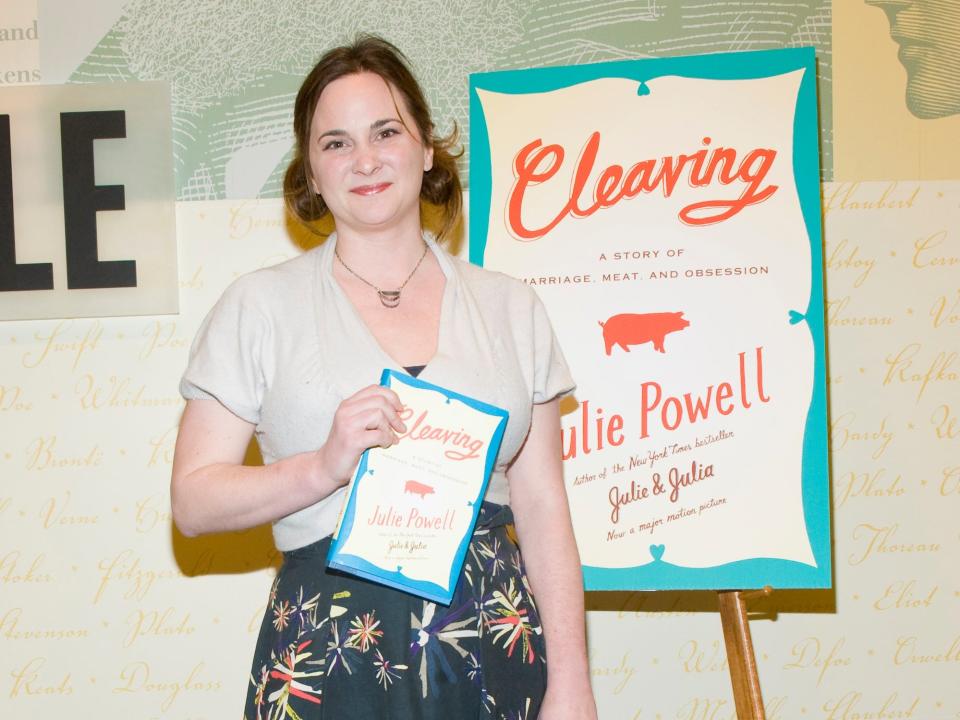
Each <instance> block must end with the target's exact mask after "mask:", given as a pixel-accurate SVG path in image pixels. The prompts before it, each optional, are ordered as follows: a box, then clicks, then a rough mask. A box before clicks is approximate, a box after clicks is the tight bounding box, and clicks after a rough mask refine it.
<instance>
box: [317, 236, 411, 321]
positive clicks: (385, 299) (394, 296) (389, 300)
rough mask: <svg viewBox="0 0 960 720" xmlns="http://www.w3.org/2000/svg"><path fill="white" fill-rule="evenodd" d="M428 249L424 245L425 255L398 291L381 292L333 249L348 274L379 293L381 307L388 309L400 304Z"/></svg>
mask: <svg viewBox="0 0 960 720" xmlns="http://www.w3.org/2000/svg"><path fill="white" fill-rule="evenodd" d="M428 249H429V248H428V246H427V244H426V243H424V244H423V254H422V255H421V256H420V259H419V260H417V264H416V265H414V266H413V270H411V271H410V274H409V275H407V279H406V280H404V281H403V282H402V283H401V284H400V287H398V288H397V289H396V290H381V289H380V288H378V287H377V286H376V285H374V284H373V283H372V282H370V281H369V280H367V279H366V278H362V277H360V276H359V275H358V274H357V273H356V271H355V270H354V269H353V268H351V267H350V266H349V265H347V264H346V263H345V262H344V261H343V258H342V257H340V253H339V252H337V248H336V247H334V248H333V254H334V255H336V256H337V260H339V261H340V264H341V265H343V267H344V269H345V270H346V271H347V272H348V273H350V274H351V275H353V276H354V277H355V278H357V280H359V281H360V282H362V283H364V284H366V285H369V286H370V287H372V288H373V289H374V290H376V291H377V295H378V296H379V298H380V304H381V305H383V306H384V307H386V308H395V307H396V306H397V305H399V304H400V291H401V290H403V288H404V287H406V285H407V283H408V282H410V278H412V277H413V274H414V273H415V272H416V271H417V268H419V267H420V263H422V262H423V259H424V258H425V257H426V256H427V250H428Z"/></svg>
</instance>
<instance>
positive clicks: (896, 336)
mask: <svg viewBox="0 0 960 720" xmlns="http://www.w3.org/2000/svg"><path fill="white" fill-rule="evenodd" d="M874 4H876V5H883V6H884V7H881V8H877V7H872V5H874ZM86 5H88V4H87V3H72V2H66V1H65V0H64V1H53V0H51V1H50V2H43V1H41V3H40V7H39V8H38V7H37V6H36V3H31V2H25V1H24V0H18V1H17V2H8V3H4V4H3V5H2V6H0V61H2V64H0V80H2V81H3V82H4V83H5V84H14V83H28V82H36V81H37V79H38V77H40V76H41V75H42V76H43V77H42V78H40V79H41V81H42V80H43V79H53V80H57V81H60V80H65V79H68V78H69V79H70V80H72V81H78V82H79V81H95V80H109V81H122V80H124V79H128V78H137V79H152V78H163V79H167V80H169V81H170V82H171V83H172V88H173V96H174V122H175V127H176V128H177V130H176V132H178V133H179V136H178V137H179V140H178V144H177V155H176V160H177V172H178V175H177V178H178V188H179V190H178V192H179V194H180V198H181V202H179V203H178V207H177V223H178V225H177V230H178V241H179V246H180V272H181V282H180V286H181V314H180V315H178V316H162V317H136V318H100V319H84V320H51V321H29V322H4V323H0V427H2V432H0V714H2V716H3V717H5V718H6V717H9V718H17V719H20V718H50V717H58V716H67V715H69V716H79V717H130V718H170V719H172V720H174V719H175V720H187V719H191V720H200V719H201V718H206V719H209V720H212V719H214V718H223V717H237V716H239V714H240V707H241V703H242V696H243V692H244V686H245V683H246V682H247V677H246V673H247V671H248V667H247V664H248V661H249V657H250V656H251V653H252V648H253V645H254V640H255V632H256V628H257V626H258V623H259V619H260V616H261V613H262V612H263V608H264V606H265V603H266V598H267V592H268V589H269V586H270V582H271V579H272V577H273V574H274V568H275V567H276V565H277V557H276V554H275V552H274V550H273V547H272V543H271V540H270V536H269V531H268V530H267V529H264V528H258V529H254V530H250V531H247V532H242V533H232V534H226V535H221V536H215V537H205V538H198V539H186V538H183V537H182V536H180V535H179V534H178V533H177V532H176V531H175V530H174V529H173V528H172V525H171V521H170V510H169V502H168V495H167V486H168V482H169V474H170V463H171V459H172V455H173V446H174V441H175V436H176V426H177V421H178V418H179V415H180V412H181V409H182V401H181V400H180V398H179V396H178V394H177V389H176V388H177V381H178V377H179V373H180V371H181V369H182V367H183V365H184V362H185V358H186V353H187V350H188V346H189V343H190V340H191V339H192V337H193V334H194V332H195V329H196V327H197V325H198V323H199V322H200V319H201V318H202V317H203V315H204V313H205V312H206V311H207V309H208V308H209V307H210V306H211V304H212V303H213V302H214V300H215V299H216V297H217V296H218V295H219V293H220V291H221V290H222V288H223V287H224V286H225V285H226V284H227V283H228V282H230V280H232V279H233V278H234V277H236V276H237V275H239V274H241V273H244V272H248V271H250V270H252V269H255V268H258V267H262V266H265V265H270V264H273V263H276V262H278V261H280V260H282V259H285V258H287V257H291V256H293V255H294V254H296V253H297V252H299V251H300V247H301V246H302V245H304V244H305V243H306V241H305V239H304V238H303V237H302V236H301V235H296V233H294V235H295V236H294V237H293V238H291V235H290V233H291V229H290V228H289V227H288V225H287V223H286V222H285V221H284V219H283V214H282V211H281V208H280V203H279V201H278V200H276V199H275V196H276V194H277V188H278V185H277V182H278V180H277V178H278V175H277V172H278V168H279V167H281V166H282V164H283V161H284V157H285V155H286V153H287V151H288V148H289V132H288V129H287V126H288V124H289V114H290V111H289V105H290V99H291V96H292V93H293V92H294V91H295V88H296V85H297V82H298V78H299V77H300V76H301V75H302V74H303V72H304V70H305V68H306V67H307V66H308V65H309V63H310V61H311V59H312V58H314V57H315V56H316V55H317V54H318V53H319V52H320V51H322V49H323V48H325V47H327V46H329V45H331V44H333V42H335V41H336V40H339V39H341V38H342V37H344V36H346V35H349V34H351V33H352V32H354V31H355V30H357V29H361V28H363V29H376V30H378V31H380V32H382V33H383V34H385V35H386V36H387V37H389V38H392V39H393V40H395V41H396V42H397V43H398V44H399V45H400V46H401V47H405V48H408V49H409V51H410V53H411V55H412V56H413V58H414V61H415V63H416V65H417V66H418V67H419V68H420V69H421V72H422V74H423V77H424V80H425V82H426V84H427V86H428V87H429V92H430V95H431V98H432V101H433V103H434V105H435V107H436V111H437V113H438V116H439V117H442V118H447V119H450V120H456V121H457V123H458V124H459V125H460V126H461V128H462V129H464V130H465V129H466V124H467V117H466V85H465V74H466V73H467V72H469V71H474V70H487V69H491V68H504V67H511V66H513V67H518V66H525V65H526V66H528V65H537V64H556V63H569V62H589V61H597V60H606V59H612V58H619V57H636V56H640V55H656V54H662V53H691V52H710V51H719V50H728V49H737V50H743V49H752V48H766V47H780V46H785V45H802V44H814V45H816V46H817V48H818V51H819V62H820V72H821V77H820V81H821V82H820V92H821V111H822V115H823V122H824V125H823V135H822V141H823V148H822V149H823V153H824V175H825V178H827V179H828V180H829V181H828V182H826V183H825V184H824V186H823V198H824V216H825V227H826V232H825V234H826V237H825V253H824V255H825V257H826V262H827V303H828V311H827V314H828V318H827V320H828V351H829V388H830V414H831V423H832V428H831V441H832V454H831V457H832V473H833V475H832V483H833V498H834V502H833V517H834V520H833V533H834V538H835V540H834V564H835V589H834V590H831V591H817V592H803V591H792V592H786V591H784V592H775V593H774V594H773V596H772V597H771V598H769V599H767V600H765V601H763V602H760V603H756V605H755V606H754V608H755V610H756V612H755V613H754V616H753V621H752V629H753V633H754V640H755V645H756V652H757V658H758V662H759V672H760V677H761V682H762V684H763V689H764V694H765V699H766V703H767V716H768V718H770V719H771V720H805V719H806V718H810V719H812V720H813V719H816V720H864V719H865V718H875V719H876V718H884V720H887V719H893V718H912V719H914V720H947V719H957V718H960V692H958V691H957V677H958V675H957V673H958V670H960V580H958V579H957V573H956V566H957V563H956V560H955V558H954V555H955V554H956V553H957V551H958V549H960V528H958V525H957V522H956V517H957V514H958V510H960V357H958V353H960V332H958V331H960V240H958V233H960V178H958V177H956V176H955V175H954V177H952V178H951V176H950V175H949V174H944V173H945V171H944V169H943V168H944V167H945V166H948V167H949V168H951V169H953V168H956V167H957V165H956V163H955V162H954V163H951V164H949V165H948V164H947V163H945V162H944V161H943V158H944V157H947V158H949V157H950V156H951V153H952V154H954V156H955V154H956V153H957V148H958V147H960V146H958V145H957V143H956V140H955V138H956V133H955V129H956V122H957V121H958V114H957V111H958V110H960V108H957V109H955V110H954V111H953V112H951V111H950V108H949V107H946V109H945V110H944V112H945V113H946V114H944V115H941V116H938V117H928V118H920V117H917V115H916V114H914V111H913V109H911V105H910V104H909V103H908V99H909V97H910V83H911V82H916V80H917V77H916V76H915V75H912V74H911V73H916V72H918V71H917V69H916V68H909V67H905V66H904V65H901V64H900V62H899V61H898V59H897V56H898V48H897V46H896V45H895V44H894V42H893V41H892V40H891V39H890V28H889V25H888V20H887V19H886V18H885V15H884V9H886V11H887V12H890V13H893V10H892V8H894V7H907V6H910V9H911V11H912V12H915V13H917V12H922V13H927V14H928V15H927V20H923V19H922V18H921V20H918V21H916V22H915V23H914V24H912V25H909V27H911V28H913V29H914V31H915V32H920V31H922V30H923V28H924V27H927V26H930V25H931V24H932V26H936V27H940V28H950V27H957V32H956V33H951V32H946V33H940V35H949V36H951V37H956V36H957V35H958V34H960V21H957V22H958V25H956V26H951V25H950V23H951V22H953V21H954V19H955V16H952V15H951V11H952V8H953V7H955V5H954V4H953V3H952V2H949V1H948V0H914V1H913V2H897V3H881V2H876V3H874V2H873V1H872V0H871V2H870V3H864V2H861V0H842V1H841V0H836V1H835V3H834V7H833V8H832V10H833V17H832V18H831V7H830V3H829V2H827V1H826V0H810V1H807V2H801V1H799V0H793V1H788V0H765V1H764V2H759V1H758V2H742V1H735V0H676V1H670V0H646V1H637V0H635V1H633V2H618V1H617V0H603V1H602V2H586V1H583V2H581V1H580V0H568V1H566V2H562V1H560V0H550V1H547V0H537V1H536V2H519V1H514V0H502V1H499V2H490V1H488V0H482V1H477V2H469V1H468V0H453V1H450V0H447V1H445V2H433V1H432V0H418V1H417V2H407V3H403V4H401V5H398V6H396V7H394V9H392V10H391V9H387V10H383V9H382V6H381V5H380V4H379V3H378V4H374V3H364V4H362V5H360V6H359V8H355V7H354V6H353V5H352V4H351V5H349V6H348V4H347V3H343V2H339V1H337V2H335V1H334V0H325V1H324V2H305V1H303V0H278V1H277V2H274V3H270V4H269V5H268V4H266V3H263V4H260V3H252V2H246V1H242V0H218V1H217V2H212V1H209V0H205V1H195V2H187V1H186V0H162V1H158V0H152V1H151V2H146V1H143V0H134V1H132V2H126V3H124V2H117V1H116V0H114V1H112V2H107V1H106V0H104V1H103V2H102V3H94V4H93V5H94V7H95V9H96V12H94V11H93V10H90V9H89V8H85V7H84V6H86ZM938 12H939V13H941V14H942V16H940V17H939V19H938V16H937V15H936V13H938ZM85 13H86V14H87V15H88V16H89V17H87V18H85V17H84V14H85ZM37 18H40V21H41V22H40V23H39V24H38V26H37V27H38V28H39V32H35V31H32V29H33V28H34V25H33V22H34V20H35V19H37ZM930 18H932V19H930ZM893 20H894V23H901V26H898V27H902V23H903V22H904V20H903V18H900V19H898V18H896V17H895V16H894V17H893ZM908 20H909V18H908ZM924 23H926V25H925V24H924ZM918 28H919V29H918ZM64 38H69V40H70V42H66V41H65V40H63V39H64ZM948 44H949V43H948ZM948 49H949V48H948ZM908 55H909V53H908ZM957 62H960V61H957ZM934 69H936V68H934ZM831 79H833V80H834V81H835V83H836V87H835V90H836V102H835V103H832V102H831V91H832V89H833V88H832V87H831ZM914 89H916V88H914ZM851 97H854V98H857V99H858V101H857V102H851V101H850V100H849V98H851ZM832 108H835V110H836V112H835V113H834V112H833V111H832ZM834 130H836V135H834ZM862 135H867V136H868V137H869V138H872V139H870V140H864V139H863V138H862V137H861V136H862ZM834 137H836V140H837V142H836V147H834V144H833V142H832V140H833V138H834ZM951 137H952V138H953V140H952V141H951V140H949V138H951ZM938 143H939V144H938ZM834 159H836V162H835V163H834ZM834 170H835V171H836V172H834ZM249 460H250V461H251V462H256V461H257V457H256V451H255V449H251V453H250V458H249ZM772 471H773V470H772ZM587 602H588V606H589V608H590V610H591V612H590V614H589V633H590V659H591V670H592V673H593V677H594V688H595V692H596V695H597V700H598V705H599V709H600V717H601V718H603V720H732V718H734V716H735V714H734V711H733V701H732V698H731V693H730V689H729V679H728V675H727V669H726V665H725V661H724V651H723V645H722V636H721V631H720V621H719V617H718V615H717V611H716V596H715V595H714V594H712V593H707V592H697V593H689V592H688V593H591V594H590V595H589V596H588V598H587Z"/></svg>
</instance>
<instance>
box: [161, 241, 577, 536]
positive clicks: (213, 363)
mask: <svg viewBox="0 0 960 720" xmlns="http://www.w3.org/2000/svg"><path fill="white" fill-rule="evenodd" d="M425 240H426V242H427V244H428V246H429V248H430V250H431V251H432V252H433V253H434V254H435V256H436V258H437V260H438V262H439V264H440V267H441V269H442V270H443V273H444V275H445V277H446V283H445V286H444V291H443V299H442V307H441V311H440V327H439V335H438V340H437V351H436V354H435V355H434V356H433V357H432V358H431V359H430V361H429V362H428V363H427V366H426V367H425V369H424V370H423V372H422V373H421V374H420V377H421V378H422V379H424V380H427V381H429V382H432V383H435V384H437V385H442V386H444V387H447V388H449V389H451V390H455V391H456V392H459V393H462V394H464V395H467V396H470V397H474V398H477V399H478V400H482V401H484V402H487V403H491V404H493V405H497V406H499V407H502V408H506V409H507V410H508V411H509V413H510V417H509V421H508V423H507V428H506V432H505V433H504V437H503V443H502V445H501V447H500V452H499V454H498V456H497V461H496V464H495V466H494V472H493V476H492V477H491V479H490V483H489V485H488V488H487V494H486V497H485V499H487V500H489V501H491V502H498V503H509V499H510V490H509V486H508V483H507V479H506V475H505V470H506V468H507V466H508V465H509V463H510V461H511V460H512V459H513V458H514V456H515V455H516V454H517V452H518V451H519V449H520V447H521V445H522V444H523V441H524V439H525V438H526V435H527V432H528V431H529V428H530V418H531V411H532V405H533V404H534V403H541V402H546V401H548V400H551V399H553V398H554V397H556V396H557V395H560V394H563V393H566V392H569V391H570V390H571V389H572V388H573V380H572V379H571V377H570V372H569V369H568V368H567V364H566V362H565V361H564V358H563V355H562V353H561V351H560V348H559V345H558V344H557V341H556V338H555V336H554V333H553V329H552V327H551V325H550V321H549V319H548V317H547V313H546V310H545V308H544V307H543V304H542V303H541V302H540V300H539V298H538V297H537V296H536V293H535V292H534V291H533V290H532V289H531V288H530V287H528V286H527V285H525V284H524V283H522V282H520V281H519V280H516V279H514V278H511V277H509V276H507V275H504V274H502V273H498V272H493V271H490V270H485V269H483V268H480V267H477V266H475V265H471V264H469V263H467V262H464V261H462V260H459V259H457V258H455V257H452V256H450V255H449V254H448V253H447V252H446V251H445V250H444V249H443V248H441V247H440V246H439V245H438V244H437V243H436V242H435V241H434V239H433V238H432V237H430V236H425ZM335 244H336V236H335V235H333V236H331V237H330V238H329V239H328V240H327V241H326V242H324V243H323V245H321V246H320V247H318V248H316V249H314V250H311V251H309V252H306V253H304V254H302V255H300V256H298V257H296V258H293V259H292V260H288V261H286V262H284V263H281V264H279V265H275V266H273V267H269V268H265V269H261V270H257V271H255V272H252V273H250V274H248V275H244V276H242V277H240V278H238V279H237V280H235V281H234V282H233V283H232V284H231V285H230V286H229V287H228V288H227V289H226V291H224V293H223V295H222V296H221V298H220V300H219V301H218V302H217V304H216V305H215V306H214V307H213V309H212V310H211V311H210V313H209V314H208V315H207V317H206V319H205V320H204V322H203V324H202V325H201V327H200V330H199V331H198V333H197V337H196V339H195V340H194V343H193V347H192V348H191V351H190V359H189V363H188V366H187V369H186V371H185V373H184V375H183V378H182V380H181V383H180V392H181V394H182V395H183V396H184V398H186V399H188V400H191V399H215V400H217V401H219V402H220V403H221V404H222V405H223V406H224V407H226V408H227V409H228V410H229V411H230V412H232V413H233V414H235V415H237V416H238V417H240V418H242V419H244V420H246V421H248V422H250V423H252V424H253V425H254V426H255V433H256V437H257V441H258V443H259V445H260V451H261V454H262V455H263V459H264V462H265V463H267V464H269V463H272V462H275V461H276V460H279V459H282V458H285V457H289V456H291V455H295V454H297V453H301V452H307V451H312V450H316V449H317V448H319V447H320V446H322V445H323V443H324V442H325V440H326V437H327V434H328V433H329V430H330V425H331V422H332V420H333V415H334V412H335V411H336V408H337V407H338V406H339V404H340V402H341V401H342V400H344V399H345V398H347V397H349V396H350V395H353V394H354V393H355V392H357V391H358V390H360V389H361V388H363V387H365V386H367V385H371V384H373V383H376V382H377V381H378V380H379V378H380V375H381V373H382V371H383V369H384V368H393V369H396V370H399V369H400V368H399V366H398V364H397V363H396V361H394V360H393V359H392V358H391V357H390V356H389V355H387V354H386V353H385V352H384V350H383V349H382V348H381V347H380V345H379V344H378V343H377V341H376V339H375V338H374V337H373V335H372V334H371V333H370V331H369V329H368V328H367V326H366V325H365V324H364V322H363V320H362V319H361V318H360V316H359V314H358V313H357V311H356V309H355V308H354V306H353V305H352V304H351V302H350V301H349V299H348V298H347V296H346V295H345V294H344V292H343V290H342V288H341V287H340V286H339V284H338V283H337V281H336V280H335V279H334V277H333V271H332V264H333V257H334V254H333V250H334V247H335ZM344 492H345V488H341V489H339V490H338V491H336V492H335V493H333V494H332V495H330V496H329V497H327V498H325V499H323V500H321V501H320V502H318V503H316V504H314V505H311V506H309V507H306V508H304V509H302V510H299V511H297V512H295V513H292V514H291V515H288V516H286V517H284V518H281V519H279V520H277V521H276V522H275V523H274V525H273V535H274V541H275V542H276V545H277V548H278V549H280V550H283V551H287V550H293V549H296V548H298V547H302V546H304V545H308V544H310V543H312V542H315V541H316V540H319V539H320V538H322V537H325V536H327V535H329V534H330V533H331V532H332V531H333V529H334V526H335V524H336V521H337V515H338V513H339V510H340V507H341V505H342V501H343V497H342V495H343V493H344Z"/></svg>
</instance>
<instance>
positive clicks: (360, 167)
mask: <svg viewBox="0 0 960 720" xmlns="http://www.w3.org/2000/svg"><path fill="white" fill-rule="evenodd" d="M379 169H380V158H379V156H378V154H377V152H376V149H375V148H373V147H371V146H369V145H363V146H358V147H357V152H356V155H355V156H354V160H353V170H354V172H357V173H360V174H361V175H369V174H370V173H372V172H376V171H377V170H379Z"/></svg>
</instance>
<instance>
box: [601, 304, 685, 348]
mask: <svg viewBox="0 0 960 720" xmlns="http://www.w3.org/2000/svg"><path fill="white" fill-rule="evenodd" d="M689 325H690V321H689V320H686V319H684V317H683V311H680V312H664V313H646V314H637V313H622V314H620V315H613V316H611V317H610V318H609V319H608V320H607V321H606V322H605V323H604V322H601V323H600V327H601V328H603V344H604V347H605V349H606V351H607V355H609V354H610V352H611V350H612V349H613V346H614V345H619V346H620V347H621V348H623V350H625V351H626V352H630V348H629V347H627V346H628V345H641V344H643V343H646V342H652V343H653V349H654V350H656V351H657V352H666V350H664V348H663V339H664V338H665V337H666V336H667V334H668V333H672V332H678V331H680V330H683V329H684V328H685V327H688V326H689Z"/></svg>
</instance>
